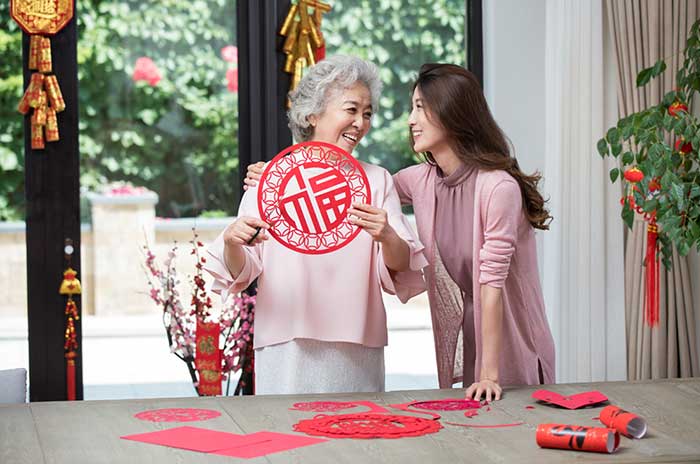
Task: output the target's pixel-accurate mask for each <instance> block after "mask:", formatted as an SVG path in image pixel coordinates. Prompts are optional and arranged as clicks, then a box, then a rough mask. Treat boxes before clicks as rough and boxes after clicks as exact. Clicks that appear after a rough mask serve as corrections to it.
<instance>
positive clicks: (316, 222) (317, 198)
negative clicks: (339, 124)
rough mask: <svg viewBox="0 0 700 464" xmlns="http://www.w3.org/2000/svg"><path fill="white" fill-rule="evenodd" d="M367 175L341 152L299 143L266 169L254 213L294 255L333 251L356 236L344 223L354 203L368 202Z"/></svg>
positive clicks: (331, 147)
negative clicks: (256, 209) (294, 252)
mask: <svg viewBox="0 0 700 464" xmlns="http://www.w3.org/2000/svg"><path fill="white" fill-rule="evenodd" d="M371 201H372V197H371V192H370V188H369V181H368V180H367V175H366V174H365V171H364V169H363V168H362V166H361V165H360V163H359V162H358V161H357V160H356V159H355V158H353V157H352V156H350V155H349V154H348V153H347V152H346V151H344V150H342V149H341V148H339V147H336V146H335V145H331V144H329V143H323V142H304V143H299V144H296V145H292V146H291V147H289V148H286V149H284V150H283V151H281V152H280V153H279V154H278V155H277V156H275V158H274V159H273V160H272V161H271V162H270V163H269V164H268V165H267V167H266V168H265V171H264V172H263V175H262V177H261V178H260V186H259V188H258V211H259V212H260V217H261V219H262V220H263V221H265V222H267V223H268V224H270V229H269V232H270V235H272V236H273V237H274V238H275V239H276V240H277V241H279V242H280V243H281V244H282V245H284V246H286V247H287V248H290V249H292V250H294V251H298V252H299V253H306V254H323V253H330V252H331V251H335V250H338V249H340V248H342V247H344V246H345V245H347V244H348V243H350V241H352V239H354V238H355V237H356V236H357V234H359V233H360V228H359V227H357V226H355V225H353V224H350V223H349V222H348V221H347V210H348V208H350V205H351V204H352V203H353V202H361V203H371Z"/></svg>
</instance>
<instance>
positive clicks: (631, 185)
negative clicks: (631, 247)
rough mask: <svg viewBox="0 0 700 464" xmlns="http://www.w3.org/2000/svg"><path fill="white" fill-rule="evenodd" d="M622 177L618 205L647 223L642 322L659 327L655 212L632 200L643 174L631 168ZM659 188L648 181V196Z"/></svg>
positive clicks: (654, 180)
mask: <svg viewBox="0 0 700 464" xmlns="http://www.w3.org/2000/svg"><path fill="white" fill-rule="evenodd" d="M681 149H682V147H681ZM623 176H624V178H625V181H627V193H626V195H625V196H623V197H622V198H621V199H620V204H622V205H624V204H625V203H627V204H628V205H629V207H630V209H631V210H633V211H636V212H637V214H640V215H642V216H643V217H644V221H646V223H647V248H646V252H645V253H644V266H645V276H644V288H645V291H644V295H645V301H644V320H645V321H646V323H647V325H648V326H649V327H656V326H658V325H659V244H658V240H657V239H658V236H659V229H658V226H657V224H656V212H655V211H652V212H646V211H644V210H643V209H642V207H641V206H640V205H638V204H637V203H636V202H635V200H634V193H635V192H638V193H639V192H640V189H639V186H638V184H639V182H641V181H642V179H644V173H643V172H642V171H641V170H640V169H639V168H637V167H636V166H633V167H631V168H629V169H627V170H626V171H625V173H624V175H623ZM660 188H661V185H660V183H659V180H658V179H652V180H650V181H649V185H648V189H649V195H656V194H657V193H658V191H659V190H660Z"/></svg>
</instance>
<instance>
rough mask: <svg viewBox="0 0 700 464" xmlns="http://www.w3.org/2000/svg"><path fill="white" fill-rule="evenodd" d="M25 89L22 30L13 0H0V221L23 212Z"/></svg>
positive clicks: (10, 218)
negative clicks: (20, 106) (14, 14)
mask: <svg viewBox="0 0 700 464" xmlns="http://www.w3.org/2000/svg"><path fill="white" fill-rule="evenodd" d="M22 91H23V81H22V33H21V31H20V29H19V27H18V26H17V24H16V23H15V22H14V21H13V20H12V19H10V2H0V221H19V220H22V219H23V216H24V214H23V210H22V208H21V206H22V204H23V202H24V156H23V150H24V138H23V129H22V115H21V114H19V113H18V112H17V103H18V102H19V99H20V98H21V97H22Z"/></svg>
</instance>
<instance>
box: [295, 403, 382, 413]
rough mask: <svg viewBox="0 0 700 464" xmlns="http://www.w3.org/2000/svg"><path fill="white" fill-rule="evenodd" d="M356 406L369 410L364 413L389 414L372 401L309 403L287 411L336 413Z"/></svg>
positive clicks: (298, 404) (297, 404)
mask: <svg viewBox="0 0 700 464" xmlns="http://www.w3.org/2000/svg"><path fill="white" fill-rule="evenodd" d="M357 406H365V407H367V408H369V411H365V413H372V412H373V413H377V414H384V413H389V410H388V409H386V408H384V407H382V406H379V405H378V404H376V403H374V402H372V401H309V402H303V403H294V406H292V407H291V408H289V409H291V410H293V411H312V412H337V411H341V410H343V409H350V408H355V407H357Z"/></svg>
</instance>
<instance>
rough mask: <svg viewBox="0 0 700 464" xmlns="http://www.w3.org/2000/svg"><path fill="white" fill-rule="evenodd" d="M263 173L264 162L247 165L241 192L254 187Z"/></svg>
mask: <svg viewBox="0 0 700 464" xmlns="http://www.w3.org/2000/svg"><path fill="white" fill-rule="evenodd" d="M263 171H265V162H264V161H258V162H257V163H253V164H249V165H248V171H247V172H246V175H245V179H244V180H243V190H248V189H249V188H250V187H255V186H256V185H258V181H260V177H262V173H263Z"/></svg>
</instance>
